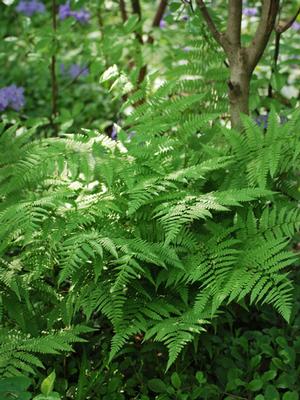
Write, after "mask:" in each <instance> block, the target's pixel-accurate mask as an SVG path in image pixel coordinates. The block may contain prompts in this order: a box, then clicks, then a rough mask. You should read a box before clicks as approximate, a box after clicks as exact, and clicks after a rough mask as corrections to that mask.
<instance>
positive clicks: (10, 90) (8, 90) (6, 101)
mask: <svg viewBox="0 0 300 400" xmlns="http://www.w3.org/2000/svg"><path fill="white" fill-rule="evenodd" d="M24 103H25V99H24V88H22V87H17V86H16V85H10V86H6V87H4V88H2V89H0V111H4V110H5V109H6V108H12V109H13V110H15V111H19V110H20V109H21V108H22V107H24Z"/></svg>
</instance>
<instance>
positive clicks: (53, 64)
mask: <svg viewBox="0 0 300 400" xmlns="http://www.w3.org/2000/svg"><path fill="white" fill-rule="evenodd" d="M56 12H57V10H56V0H52V10H51V13H52V31H53V34H54V39H53V40H54V41H55V43H54V46H55V49H56V40H57V38H56V28H57V23H56ZM55 52H56V50H55ZM57 97H58V85H57V79H56V55H55V53H54V54H53V55H52V57H51V108H52V109H51V117H50V122H51V125H52V128H53V134H54V136H57V125H56V123H55V118H56V117H57Z"/></svg>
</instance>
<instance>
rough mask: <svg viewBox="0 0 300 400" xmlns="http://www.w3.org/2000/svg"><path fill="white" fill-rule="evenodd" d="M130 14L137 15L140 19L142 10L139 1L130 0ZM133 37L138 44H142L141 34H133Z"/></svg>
mask: <svg viewBox="0 0 300 400" xmlns="http://www.w3.org/2000/svg"><path fill="white" fill-rule="evenodd" d="M131 6H132V12H133V14H137V16H138V18H139V20H141V19H142V9H141V5H140V0H131ZM135 37H136V38H137V40H138V41H139V42H140V44H144V41H143V36H142V34H141V32H137V31H136V32H135Z"/></svg>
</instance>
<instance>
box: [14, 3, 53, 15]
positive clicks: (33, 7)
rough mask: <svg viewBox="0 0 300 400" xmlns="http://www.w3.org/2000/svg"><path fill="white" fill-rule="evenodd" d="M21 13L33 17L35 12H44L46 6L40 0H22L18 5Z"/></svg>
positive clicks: (17, 8)
mask: <svg viewBox="0 0 300 400" xmlns="http://www.w3.org/2000/svg"><path fill="white" fill-rule="evenodd" d="M16 10H17V11H18V12H19V13H22V14H24V15H26V16H27V17H31V16H32V15H33V14H38V13H44V12H45V11H46V7H45V5H44V4H43V3H41V2H40V1H38V0H21V1H20V2H19V4H18V5H17V7H16Z"/></svg>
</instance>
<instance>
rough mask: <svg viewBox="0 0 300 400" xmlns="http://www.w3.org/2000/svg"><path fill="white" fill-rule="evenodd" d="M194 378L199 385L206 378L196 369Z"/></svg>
mask: <svg viewBox="0 0 300 400" xmlns="http://www.w3.org/2000/svg"><path fill="white" fill-rule="evenodd" d="M196 379H197V381H198V382H199V383H200V385H202V383H205V382H206V378H205V376H204V374H203V372H202V371H198V372H197V373H196Z"/></svg>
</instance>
